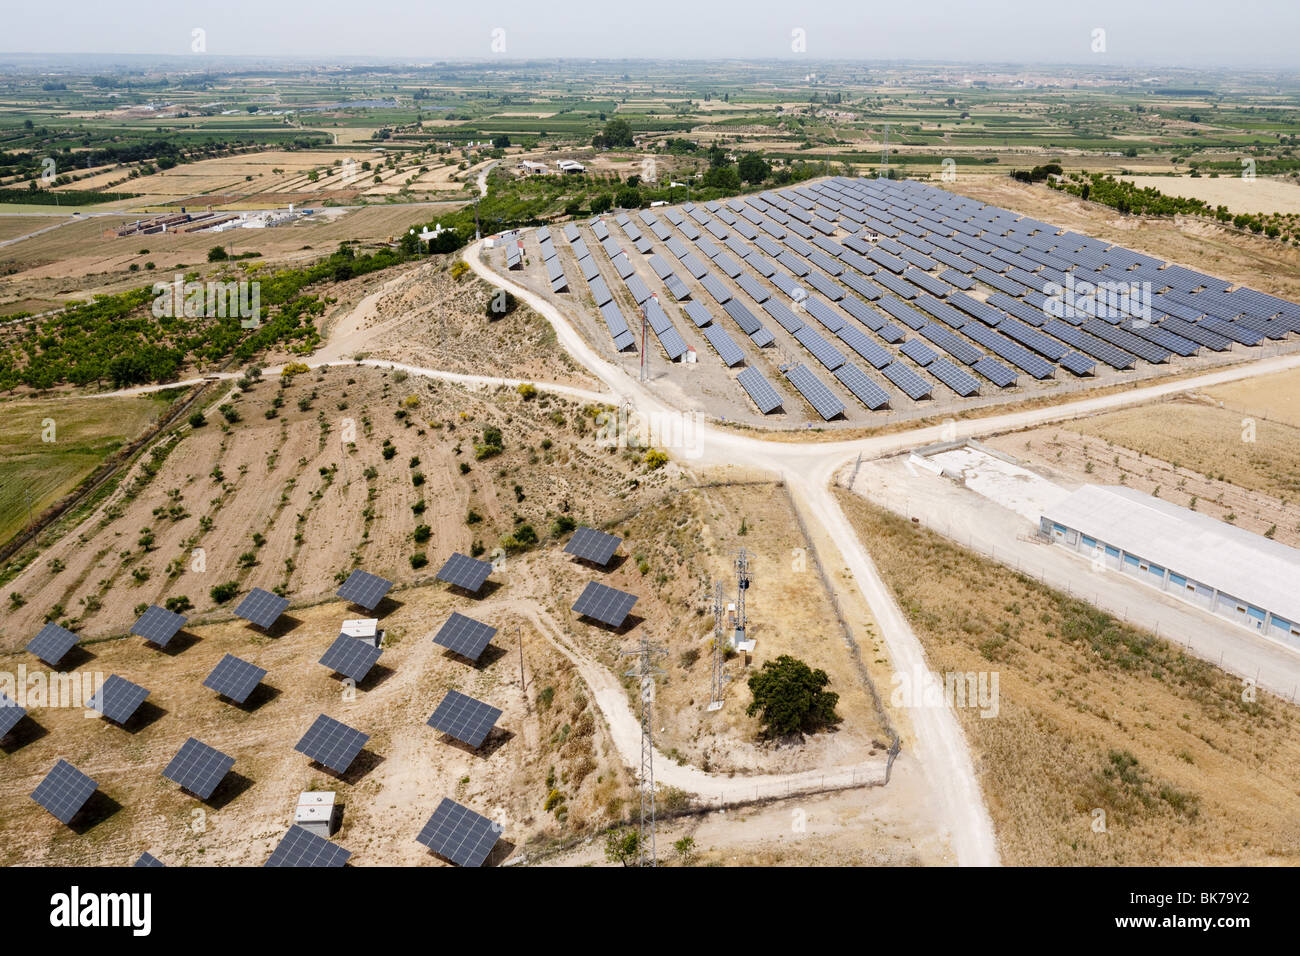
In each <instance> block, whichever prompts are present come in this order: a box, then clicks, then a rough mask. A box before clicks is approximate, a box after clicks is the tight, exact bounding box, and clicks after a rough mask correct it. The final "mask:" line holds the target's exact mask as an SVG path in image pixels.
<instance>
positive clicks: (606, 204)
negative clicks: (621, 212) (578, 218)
mask: <svg viewBox="0 0 1300 956" xmlns="http://www.w3.org/2000/svg"><path fill="white" fill-rule="evenodd" d="M613 205H614V197H612V196H611V195H610V194H609V193H601V194H600V195H599V196H596V197H595V198H594V199H592V201H591V214H592V215H593V216H599V215H600V214H601V213H603V212H609V210H610V207H611V206H613Z"/></svg>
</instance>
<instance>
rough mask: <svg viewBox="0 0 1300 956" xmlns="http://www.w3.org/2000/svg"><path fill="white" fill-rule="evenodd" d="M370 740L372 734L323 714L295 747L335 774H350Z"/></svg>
mask: <svg viewBox="0 0 1300 956" xmlns="http://www.w3.org/2000/svg"><path fill="white" fill-rule="evenodd" d="M357 643H360V641H358V642H357ZM368 740H370V735H369V734H363V733H362V732H361V731H359V730H354V729H353V728H351V727H349V726H348V725H347V724H345V723H343V722H342V721H338V720H335V719H334V718H333V717H327V716H326V715H325V714H321V715H320V716H319V717H317V718H316V720H315V721H313V722H312V725H311V726H310V727H308V728H307V732H306V733H305V734H303V736H302V740H300V741H298V743H297V744H295V745H294V748H293V749H294V750H296V751H298V753H300V754H304V755H305V756H307V757H310V758H311V759H312V760H314V761H316V762H317V763H318V764H320V765H321V766H323V767H328V768H329V769H331V770H333V771H334V772H335V773H347V770H348V767H350V766H352V761H354V760H356V759H357V754H359V753H361V749H362V748H363V747H365V745H366V742H367V741H368Z"/></svg>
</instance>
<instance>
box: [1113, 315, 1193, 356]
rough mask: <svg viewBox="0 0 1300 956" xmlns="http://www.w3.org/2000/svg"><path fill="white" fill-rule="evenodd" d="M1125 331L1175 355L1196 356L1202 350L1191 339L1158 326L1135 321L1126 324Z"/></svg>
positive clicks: (1124, 325)
mask: <svg viewBox="0 0 1300 956" xmlns="http://www.w3.org/2000/svg"><path fill="white" fill-rule="evenodd" d="M1121 327H1122V328H1123V329H1124V330H1125V331H1128V332H1132V333H1133V334H1134V335H1136V336H1139V337H1140V338H1144V339H1146V340H1147V341H1149V342H1154V343H1155V344H1156V345H1159V346H1161V347H1163V348H1166V349H1168V350H1169V351H1170V352H1172V353H1173V354H1175V355H1181V356H1183V357H1187V356H1189V355H1195V354H1196V353H1197V352H1199V351H1200V350H1201V346H1199V345H1198V344H1197V343H1195V342H1193V341H1192V340H1191V339H1187V338H1184V337H1183V336H1181V335H1176V334H1175V333H1173V332H1171V331H1169V330H1168V329H1162V328H1161V327H1160V326H1158V325H1152V324H1143V323H1137V322H1133V321H1129V322H1124V323H1122V326H1121Z"/></svg>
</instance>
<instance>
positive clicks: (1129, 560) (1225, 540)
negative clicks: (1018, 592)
mask: <svg viewBox="0 0 1300 956" xmlns="http://www.w3.org/2000/svg"><path fill="white" fill-rule="evenodd" d="M1039 534H1040V535H1042V536H1043V537H1044V538H1047V539H1048V540H1050V541H1053V542H1055V543H1057V544H1063V545H1065V546H1066V547H1068V548H1072V549H1073V550H1075V551H1078V552H1080V553H1082V554H1084V555H1086V556H1088V557H1089V558H1091V559H1092V560H1093V561H1094V562H1096V563H1098V565H1099V566H1102V567H1105V568H1109V569H1111V570H1116V571H1120V572H1122V573H1124V574H1129V575H1132V576H1133V577H1135V578H1137V579H1138V580H1140V581H1143V582H1144V583H1146V584H1149V585H1151V586H1152V587H1156V588H1159V589H1160V590H1161V591H1165V592H1167V593H1169V594H1172V595H1175V596H1177V597H1180V598H1182V599H1183V600H1185V601H1188V602H1189V603H1192V604H1195V605H1198V606H1199V607H1202V608H1204V609H1205V610H1207V611H1210V612H1212V613H1214V614H1218V615H1219V616H1221V617H1225V618H1227V619H1229V620H1231V621H1235V622H1237V623H1239V624H1242V625H1244V626H1246V627H1249V628H1251V629H1253V630H1255V631H1258V632H1259V633H1261V634H1264V635H1267V636H1269V637H1272V638H1275V639H1278V640H1282V641H1285V642H1286V643H1288V644H1289V645H1291V646H1293V647H1296V648H1300V623H1297V622H1300V591H1297V588H1296V584H1297V582H1300V550H1296V549H1295V548H1291V547H1287V546H1286V545H1284V544H1279V543H1278V542H1276V541H1273V540H1271V539H1269V538H1265V537H1263V536H1261V535H1258V534H1254V533H1252V532H1250V531H1245V530H1243V529H1241V528H1237V527H1234V526H1233V525H1230V524H1225V523H1224V522H1222V521H1216V520H1215V519H1214V518H1210V517H1207V516H1206V515H1203V514H1198V513H1196V512H1195V511H1191V510H1189V509H1187V508H1183V507H1180V506H1179V505H1175V504H1172V503H1170V502H1168V501H1163V500H1161V499H1160V498H1155V497H1152V496H1151V495H1147V494H1143V493H1142V492H1140V491H1136V490H1134V489H1132V488H1123V487H1118V486H1114V485H1085V486H1083V487H1082V488H1080V489H1079V490H1078V491H1076V492H1074V493H1073V494H1072V495H1070V496H1069V497H1067V498H1065V499H1064V500H1062V501H1061V502H1059V503H1058V504H1056V505H1053V506H1050V507H1049V508H1047V509H1045V510H1044V512H1043V514H1042V517H1041V518H1040V519H1039Z"/></svg>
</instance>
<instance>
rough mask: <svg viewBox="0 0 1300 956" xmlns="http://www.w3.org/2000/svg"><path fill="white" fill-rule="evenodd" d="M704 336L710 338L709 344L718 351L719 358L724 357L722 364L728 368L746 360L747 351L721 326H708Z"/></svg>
mask: <svg viewBox="0 0 1300 956" xmlns="http://www.w3.org/2000/svg"><path fill="white" fill-rule="evenodd" d="M704 337H705V338H706V339H708V340H709V344H710V345H712V346H713V350H714V351H715V352H717V353H718V358H720V359H722V364H723V365H725V366H727V368H733V367H735V366H737V365H739V364H740V363H741V362H743V361H745V353H744V352H743V351H741V348H740V346H739V345H737V344H736V343H735V341H734V340H733V339H732V338H731V336H730V335H728V334H727V331H726V329H723V328H722V327H721V326H717V325H710V326H707V327H706V328H705V329H704Z"/></svg>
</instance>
